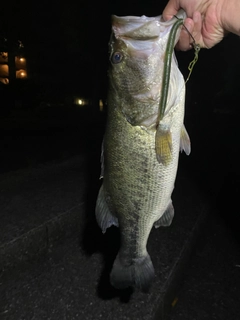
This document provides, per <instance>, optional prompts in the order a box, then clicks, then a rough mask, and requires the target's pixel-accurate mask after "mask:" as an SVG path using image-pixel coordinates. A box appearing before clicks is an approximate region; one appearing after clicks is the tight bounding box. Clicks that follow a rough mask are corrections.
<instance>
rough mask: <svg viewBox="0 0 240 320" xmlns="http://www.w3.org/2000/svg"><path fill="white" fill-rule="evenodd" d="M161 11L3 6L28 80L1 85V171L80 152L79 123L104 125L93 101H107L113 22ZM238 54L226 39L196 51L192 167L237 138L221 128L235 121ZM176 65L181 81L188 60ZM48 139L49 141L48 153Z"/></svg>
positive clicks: (159, 5) (74, 4) (189, 99)
mask: <svg viewBox="0 0 240 320" xmlns="http://www.w3.org/2000/svg"><path fill="white" fill-rule="evenodd" d="M165 4H166V1H156V0H155V1H154V0H151V1H104V2H102V4H100V3H99V4H98V5H94V3H92V2H87V1H73V0H70V1H67V2H61V3H60V2H57V1H51V2H49V1H39V2H34V3H33V2H31V1H21V2H18V1H8V2H4V3H3V4H2V7H1V11H0V35H1V36H2V37H5V38H8V39H11V40H12V41H17V40H21V41H22V42H23V44H24V55H25V57H26V59H27V71H28V79H27V80H24V81H19V82H17V83H16V84H15V85H12V86H9V87H8V86H3V85H1V96H2V101H1V109H0V112H1V125H0V127H1V129H2V130H3V134H2V135H1V139H3V144H2V145H3V146H4V147H3V148H1V153H2V156H1V162H2V165H1V171H5V170H10V169H16V168H18V167H21V166H28V165H32V164H35V163H37V162H38V161H45V160H48V158H49V159H51V158H54V157H55V158H57V157H59V156H60V157H61V156H62V155H63V156H68V155H70V154H72V153H76V152H80V148H79V145H81V144H82V143H83V140H84V138H85V137H84V136H83V135H87V134H89V132H88V133H87V132H86V130H85V128H84V129H83V124H82V122H84V123H85V124H86V123H89V124H90V126H91V131H92V130H94V122H95V121H96V122H99V121H100V118H101V121H102V118H104V116H103V115H102V114H101V115H99V114H98V101H99V99H102V100H103V101H105V99H106V92H107V66H108V39H109V36H110V31H111V29H110V28H111V26H110V16H111V14H117V15H142V14H145V15H148V16H156V15H159V14H161V12H162V10H163V8H164V6H165ZM99 5H100V6H101V10H100V7H99ZM239 47H240V41H239V38H238V37H236V36H233V35H229V36H227V37H226V38H225V39H224V41H222V43H220V44H219V45H217V46H216V47H214V48H213V49H211V50H201V52H200V56H199V61H198V63H197V64H196V66H195V68H194V71H193V73H192V76H191V79H190V81H189V83H188V84H187V96H186V122H187V127H188V131H189V133H190V134H191V136H192V144H193V146H192V148H193V152H192V156H191V163H194V165H196V162H195V158H194V155H195V154H197V156H196V159H198V160H199V159H202V158H201V157H203V159H202V164H201V166H208V167H209V163H207V162H208V160H209V162H210V165H211V160H212V156H210V159H209V155H210V154H213V153H215V152H216V151H217V150H218V151H219V148H224V150H226V148H228V147H229V146H228V145H227V142H226V141H225V140H226V139H227V136H228V135H229V136H230V141H228V142H229V143H230V144H231V143H232V141H233V139H232V137H231V135H233V136H234V137H235V134H234V133H231V131H234V129H233V128H232V126H234V125H233V124H232V123H231V124H229V126H230V128H228V127H225V128H224V133H223V128H222V126H221V125H219V124H218V121H220V122H221V121H222V120H224V123H225V124H226V123H228V121H230V122H231V121H233V122H234V121H235V119H236V117H234V116H233V119H231V120H230V118H231V115H233V114H234V115H235V114H239V108H238V106H239V103H238V101H239V91H240V90H239V89H240V88H239V86H240V85H239V80H238V79H239V74H240V67H239V59H238V56H239ZM177 57H178V61H179V67H180V69H181V71H182V72H183V74H184V76H186V75H187V66H188V63H189V62H190V61H191V60H192V58H193V52H192V51H190V52H186V53H185V52H177ZM76 96H80V97H85V98H88V99H91V102H92V103H91V106H89V108H88V110H86V109H87V108H85V110H83V109H84V108H82V109H81V110H79V109H80V108H78V109H77V108H75V109H74V108H73V107H72V105H71V103H72V97H76ZM47 105H51V107H49V108H47V107H46V106H47ZM57 105H58V107H56V106H57ZM43 106H45V107H43ZM53 106H55V108H54V107H53ZM98 116H99V118H98ZM86 118H87V119H88V120H87V121H86ZM72 121H73V122H72ZM70 128H71V130H70ZM213 128H214V129H213ZM73 130H75V132H74V133H73ZM96 130H97V129H96ZM56 131H58V134H60V136H61V140H62V145H61V144H60V143H59V141H58V139H57V137H56ZM101 133H102V131H99V135H101ZM221 134H222V135H223V136H221ZM219 135H220V136H219ZM40 136H41V137H42V139H41V137H40ZM46 136H48V138H49V137H50V139H49V143H50V144H52V145H51V147H50V148H48V146H47V145H46V140H47V138H46ZM53 136H54V138H56V139H55V140H54V139H53V138H52V137H53ZM73 136H74V139H73ZM67 137H68V138H69V139H68V138H67ZM195 139H196V142H195ZM199 139H200V141H199ZM214 139H216V140H217V141H215V140H214ZM73 140H74V141H78V144H76V143H74V141H73ZM220 140H221V144H222V143H226V145H225V146H224V147H223V145H222V147H220V146H219V147H217V146H216V144H219V143H220ZM81 141H82V142H81ZM85 142H86V140H85ZM19 143H20V144H22V148H21V147H20V144H19ZM36 144H38V148H37V150H36ZM53 145H54V147H53ZM52 147H53V148H52ZM234 148H235V147H234ZM234 148H233V149H231V148H230V149H231V150H232V151H231V152H235V151H233V150H235V149H234ZM216 149H217V150H216ZM23 150H24V151H23ZM34 150H35V151H34ZM197 151H199V154H198V153H197ZM54 152H55V154H54ZM219 152H220V151H219ZM27 153H28V154H27ZM43 153H44V156H43ZM199 157H200V158H199ZM218 157H220V159H221V161H223V159H225V158H226V159H227V161H229V157H230V156H229V155H228V153H226V152H221V155H220V154H218ZM230 158H231V157H230ZM193 159H194V160H193ZM226 159H225V160H226ZM231 162H232V161H231ZM212 165H213V167H214V168H211V169H216V163H214V164H212ZM231 165H232V164H231ZM225 170H229V168H228V169H227V168H226V169H225Z"/></svg>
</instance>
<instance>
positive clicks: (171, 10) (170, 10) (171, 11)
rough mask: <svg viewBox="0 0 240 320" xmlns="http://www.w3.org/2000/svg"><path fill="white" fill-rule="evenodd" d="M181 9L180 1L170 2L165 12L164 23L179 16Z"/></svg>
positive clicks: (163, 14) (170, 0)
mask: <svg viewBox="0 0 240 320" xmlns="http://www.w3.org/2000/svg"><path fill="white" fill-rule="evenodd" d="M179 9H180V4H179V0H169V2H168V4H167V5H166V7H165V9H164V10H163V13H162V17H163V20H164V21H168V20H170V19H172V17H173V16H174V15H175V14H177V12H178V11H179Z"/></svg>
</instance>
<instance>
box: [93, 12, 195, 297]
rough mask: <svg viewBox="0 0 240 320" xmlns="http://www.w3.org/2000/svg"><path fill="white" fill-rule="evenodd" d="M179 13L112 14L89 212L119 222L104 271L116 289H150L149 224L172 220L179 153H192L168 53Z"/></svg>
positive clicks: (180, 88) (180, 82)
mask: <svg viewBox="0 0 240 320" xmlns="http://www.w3.org/2000/svg"><path fill="white" fill-rule="evenodd" d="M184 18H185V13H184V12H183V11H179V12H178V14H177V16H176V17H173V18H172V19H171V20H169V21H167V22H164V21H163V19H162V16H161V15H160V16H156V17H147V16H144V15H143V16H121V17H120V16H116V15H112V32H111V36H110V40H109V68H108V96H107V108H108V109H107V122H106V128H105V133H104V136H103V142H102V153H101V178H102V179H103V182H102V185H101V187H100V189H99V193H98V196H97V199H96V207H95V216H96V221H97V223H98V225H99V227H100V228H101V229H102V232H103V233H105V232H106V230H107V228H109V227H111V226H116V227H119V231H120V249H119V251H118V253H117V256H116V258H115V261H114V263H113V267H112V270H111V273H110V283H111V284H112V286H114V287H115V288H117V289H125V288H128V287H133V288H136V289H140V290H142V291H148V290H149V288H150V287H151V285H152V283H153V281H154V279H155V277H156V275H155V271H154V266H153V263H152V260H151V257H150V255H149V253H148V251H147V241H148V238H149V235H150V232H151V230H152V228H153V226H154V227H155V228H158V227H160V226H170V224H171V222H172V220H173V217H174V207H173V204H172V198H171V196H172V192H173V189H174V183H175V179H176V173H177V168H178V160H179V151H185V153H186V154H187V155H188V154H190V151H191V144H190V138H189V135H188V133H187V131H186V128H185V126H184V109H185V82H184V78H183V76H182V74H181V72H180V70H179V68H178V64H177V60H176V57H175V53H174V50H173V49H172V51H171V50H170V51H169V46H172V48H173V47H174V45H175V44H176V42H177V41H178V38H179V35H180V30H181V28H180V25H181V23H180V22H179V21H180V20H181V21H183V19H184ZM178 20H179V21H178ZM176 21H178V23H177V24H178V25H177V26H176V27H175V29H174V24H175V23H176ZM170 38H171V39H170ZM169 39H170V40H169ZM170 42H172V43H171V44H170ZM166 65H168V67H167V69H166ZM164 90H165V91H164ZM163 95H165V97H163ZM160 254H161V253H160Z"/></svg>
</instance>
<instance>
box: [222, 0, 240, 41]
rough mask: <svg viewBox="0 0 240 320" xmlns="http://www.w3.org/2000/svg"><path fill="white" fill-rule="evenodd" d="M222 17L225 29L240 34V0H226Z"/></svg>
mask: <svg viewBox="0 0 240 320" xmlns="http://www.w3.org/2000/svg"><path fill="white" fill-rule="evenodd" d="M220 17H221V23H222V26H223V28H224V30H226V31H229V32H232V33H235V34H237V35H239V36H240V0H225V1H224V2H223V5H222V8H221V13H220Z"/></svg>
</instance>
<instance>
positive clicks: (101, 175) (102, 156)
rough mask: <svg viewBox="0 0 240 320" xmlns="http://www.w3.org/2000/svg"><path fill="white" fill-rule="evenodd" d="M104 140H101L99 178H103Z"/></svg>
mask: <svg viewBox="0 0 240 320" xmlns="http://www.w3.org/2000/svg"><path fill="white" fill-rule="evenodd" d="M103 144H104V141H103V142H102V151H101V174H100V178H99V179H103V177H104V147H103Z"/></svg>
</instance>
